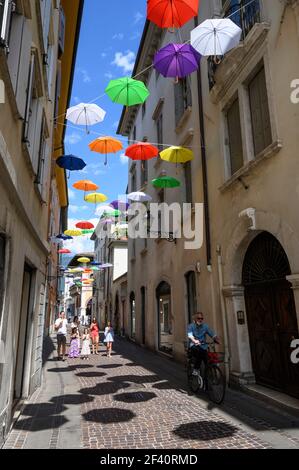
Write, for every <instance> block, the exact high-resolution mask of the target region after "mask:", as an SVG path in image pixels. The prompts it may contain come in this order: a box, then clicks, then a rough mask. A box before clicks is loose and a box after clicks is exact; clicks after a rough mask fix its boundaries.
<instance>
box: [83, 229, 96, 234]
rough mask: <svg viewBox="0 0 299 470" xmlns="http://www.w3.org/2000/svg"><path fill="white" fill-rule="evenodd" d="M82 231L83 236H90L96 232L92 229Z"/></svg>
mask: <svg viewBox="0 0 299 470" xmlns="http://www.w3.org/2000/svg"><path fill="white" fill-rule="evenodd" d="M81 231H82V235H88V234H89V233H94V230H92V229H90V230H84V229H83V230H81Z"/></svg>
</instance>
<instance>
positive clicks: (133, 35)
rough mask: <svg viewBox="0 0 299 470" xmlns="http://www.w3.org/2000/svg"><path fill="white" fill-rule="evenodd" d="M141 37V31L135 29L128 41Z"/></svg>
mask: <svg viewBox="0 0 299 470" xmlns="http://www.w3.org/2000/svg"><path fill="white" fill-rule="evenodd" d="M140 37H141V32H140V31H135V33H134V34H132V36H130V41H135V40H136V39H139V38H140Z"/></svg>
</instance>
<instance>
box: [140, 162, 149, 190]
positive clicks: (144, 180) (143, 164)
mask: <svg viewBox="0 0 299 470" xmlns="http://www.w3.org/2000/svg"><path fill="white" fill-rule="evenodd" d="M147 182H148V161H147V160H144V161H142V162H141V187H143V186H144V185H145V184H146V183H147Z"/></svg>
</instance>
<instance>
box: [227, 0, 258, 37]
mask: <svg viewBox="0 0 299 470" xmlns="http://www.w3.org/2000/svg"><path fill="white" fill-rule="evenodd" d="M222 7H223V14H224V16H226V17H228V16H229V17H230V19H231V20H232V21H233V22H234V23H236V24H237V25H238V26H240V28H241V29H242V31H243V39H244V38H245V37H246V36H247V34H248V33H249V31H250V30H251V29H252V27H253V26H254V25H255V23H259V22H260V21H261V8H260V2H259V0H222Z"/></svg>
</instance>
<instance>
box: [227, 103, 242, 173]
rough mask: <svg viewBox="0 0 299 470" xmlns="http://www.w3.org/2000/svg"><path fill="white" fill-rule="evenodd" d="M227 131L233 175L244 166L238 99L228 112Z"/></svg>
mask: <svg viewBox="0 0 299 470" xmlns="http://www.w3.org/2000/svg"><path fill="white" fill-rule="evenodd" d="M226 117H227V130H228V140H229V154H230V170H231V175H233V174H234V173H235V172H236V171H238V170H239V169H240V168H241V167H242V166H243V147H242V134H241V121H240V109H239V99H236V100H235V101H234V102H233V104H232V105H231V106H230V108H229V109H228V111H227V116H226Z"/></svg>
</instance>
